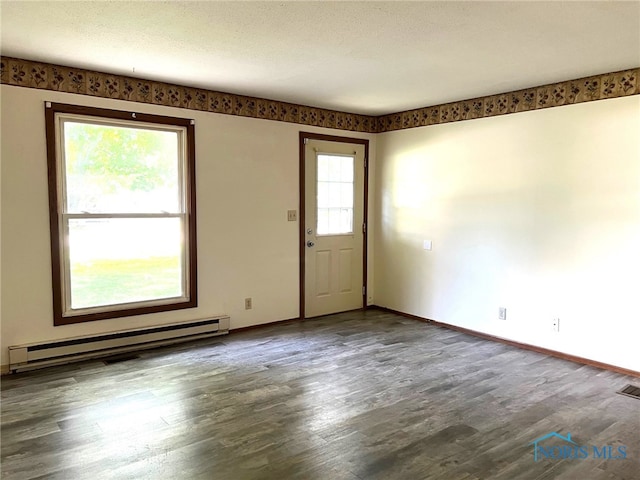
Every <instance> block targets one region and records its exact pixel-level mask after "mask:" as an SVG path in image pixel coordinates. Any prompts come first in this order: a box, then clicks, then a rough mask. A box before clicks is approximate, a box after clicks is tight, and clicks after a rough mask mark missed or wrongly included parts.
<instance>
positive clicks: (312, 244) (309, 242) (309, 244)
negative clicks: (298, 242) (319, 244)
mask: <svg viewBox="0 0 640 480" xmlns="http://www.w3.org/2000/svg"><path fill="white" fill-rule="evenodd" d="M314 245H315V243H313V242H312V241H311V240H309V241H308V242H307V247H313V246H314Z"/></svg>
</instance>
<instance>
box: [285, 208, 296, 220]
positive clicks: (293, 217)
mask: <svg viewBox="0 0 640 480" xmlns="http://www.w3.org/2000/svg"><path fill="white" fill-rule="evenodd" d="M287 220H289V221H290V222H295V221H296V220H298V212H297V210H287Z"/></svg>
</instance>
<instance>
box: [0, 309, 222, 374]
mask: <svg viewBox="0 0 640 480" xmlns="http://www.w3.org/2000/svg"><path fill="white" fill-rule="evenodd" d="M226 333H229V317H228V316H219V317H213V318H209V319H202V320H193V321H189V322H180V323H172V324H168V325H161V326H157V327H148V328H139V329H132V330H122V331H119V332H110V333H104V334H100V335H93V336H86V337H75V338H66V339H63V340H55V341H51V342H42V343H30V344H26V345H16V346H12V347H9V371H10V372H12V373H15V372H16V371H18V370H27V369H32V368H41V367H47V366H50V365H59V364H62V363H69V362H74V361H78V360H85V359H88V358H98V357H104V356H109V355H114V354H118V353H125V352H130V351H135V350H142V349H146V348H153V347H159V346H162V345H169V344H172V343H178V342H186V341H190V340H196V339H200V338H206V337H210V336H214V335H224V334H226Z"/></svg>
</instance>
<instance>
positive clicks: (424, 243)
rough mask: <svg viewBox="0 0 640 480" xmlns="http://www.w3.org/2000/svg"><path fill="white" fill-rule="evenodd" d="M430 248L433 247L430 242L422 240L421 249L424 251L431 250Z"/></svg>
mask: <svg viewBox="0 0 640 480" xmlns="http://www.w3.org/2000/svg"><path fill="white" fill-rule="evenodd" d="M432 247H433V243H432V242H431V240H423V241H422V248H423V249H424V250H431V248H432Z"/></svg>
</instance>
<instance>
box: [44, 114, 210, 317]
mask: <svg viewBox="0 0 640 480" xmlns="http://www.w3.org/2000/svg"><path fill="white" fill-rule="evenodd" d="M57 114H77V115H83V116H88V117H96V119H99V118H102V119H110V120H114V119H115V120H126V121H127V122H140V123H141V124H142V123H146V124H150V123H151V124H157V125H160V126H163V125H164V126H173V127H181V128H184V129H185V131H186V138H185V151H186V156H185V158H184V160H183V161H184V162H185V172H186V178H185V182H184V188H185V189H186V191H185V194H184V210H185V215H186V216H185V218H186V221H187V222H188V227H187V229H186V231H187V232H188V239H187V241H186V245H187V246H188V252H187V257H186V266H187V268H188V272H186V284H187V289H188V292H185V298H184V299H183V298H180V299H176V301H175V302H171V303H163V304H155V305H138V304H136V303H131V307H130V308H128V307H126V306H120V307H118V306H116V308H114V309H112V310H104V311H99V312H90V313H81V314H75V315H64V297H63V295H65V290H64V282H63V269H64V266H63V265H62V260H63V259H62V256H61V248H62V245H61V244H60V241H61V228H62V216H61V212H62V205H61V202H60V194H61V192H60V191H59V181H58V180H59V179H58V165H57V163H58V162H57V158H58V154H57V151H56V149H57V147H56V145H57V141H56V122H57V118H56V115H57ZM45 121H46V142H47V167H48V181H49V224H50V233H51V266H52V269H51V270H52V290H53V317H54V325H56V326H58V325H67V324H73V323H81V322H89V321H94V320H104V319H109V318H118V317H128V316H132V315H143V314H148V313H156V312H163V311H170V310H179V309H185V308H194V307H197V306H198V285H197V256H196V245H197V242H196V190H195V186H196V172H195V126H194V124H195V122H194V121H193V120H191V119H185V118H176V117H168V116H162V115H151V114H145V113H138V112H130V111H121V110H111V109H105V108H94V107H87V106H78V105H68V104H61V103H52V102H45ZM139 303H144V302H139Z"/></svg>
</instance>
